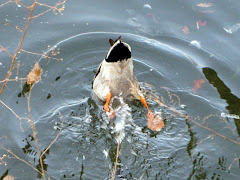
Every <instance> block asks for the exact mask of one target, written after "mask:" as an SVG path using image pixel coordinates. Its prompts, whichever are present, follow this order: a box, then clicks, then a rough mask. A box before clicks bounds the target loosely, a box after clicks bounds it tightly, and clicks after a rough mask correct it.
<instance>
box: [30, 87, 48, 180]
mask: <svg viewBox="0 0 240 180" xmlns="http://www.w3.org/2000/svg"><path fill="white" fill-rule="evenodd" d="M31 92H32V85H31V84H30V90H29V95H28V97H27V100H28V113H29V119H30V123H31V129H32V133H33V137H34V140H35V143H36V147H37V152H38V156H39V161H40V166H41V169H42V173H41V174H42V176H43V179H44V180H46V177H45V174H44V169H43V160H42V156H41V153H40V149H39V146H38V140H37V132H36V128H35V124H34V122H33V119H32V113H31V107H30V98H31Z"/></svg>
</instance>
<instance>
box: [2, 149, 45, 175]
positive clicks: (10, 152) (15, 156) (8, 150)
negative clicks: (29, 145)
mask: <svg viewBox="0 0 240 180" xmlns="http://www.w3.org/2000/svg"><path fill="white" fill-rule="evenodd" d="M0 147H1V148H2V149H4V150H5V151H7V152H8V153H9V154H11V155H12V156H13V157H14V158H16V159H18V160H20V161H22V162H23V163H25V164H27V165H28V166H30V167H31V168H33V169H34V170H35V171H37V172H38V173H39V174H42V173H41V172H40V171H39V170H38V169H37V168H35V167H34V166H33V165H32V164H30V163H28V162H27V161H25V160H24V159H22V158H20V157H18V156H17V155H16V154H14V153H13V152H12V151H11V150H10V149H7V148H5V147H4V146H3V145H0Z"/></svg>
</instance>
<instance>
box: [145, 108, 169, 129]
mask: <svg viewBox="0 0 240 180" xmlns="http://www.w3.org/2000/svg"><path fill="white" fill-rule="evenodd" d="M147 118H148V124H147V127H148V128H149V129H151V130H153V131H160V130H161V129H162V128H163V127H164V126H165V125H164V121H163V120H162V119H161V118H160V116H159V115H158V114H155V113H153V112H152V111H148V114H147Z"/></svg>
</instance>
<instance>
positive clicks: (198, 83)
mask: <svg viewBox="0 0 240 180" xmlns="http://www.w3.org/2000/svg"><path fill="white" fill-rule="evenodd" d="M204 82H205V81H204V79H199V80H194V81H193V83H194V87H193V88H192V91H193V92H194V93H196V92H197V90H198V89H199V88H201V87H202V83H204Z"/></svg>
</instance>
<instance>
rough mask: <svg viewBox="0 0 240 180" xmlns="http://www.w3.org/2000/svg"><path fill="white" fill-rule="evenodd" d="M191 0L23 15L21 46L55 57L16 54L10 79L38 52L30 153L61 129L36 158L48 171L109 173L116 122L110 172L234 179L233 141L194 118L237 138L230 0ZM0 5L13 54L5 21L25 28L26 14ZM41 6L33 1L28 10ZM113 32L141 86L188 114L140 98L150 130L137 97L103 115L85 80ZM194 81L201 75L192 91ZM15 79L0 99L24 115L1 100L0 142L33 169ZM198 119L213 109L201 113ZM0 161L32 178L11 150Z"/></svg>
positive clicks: (90, 5)
mask: <svg viewBox="0 0 240 180" xmlns="http://www.w3.org/2000/svg"><path fill="white" fill-rule="evenodd" d="M41 2H42V1H41ZM1 3H2V2H1ZM28 3H29V2H28ZM42 3H44V1H43V2H42ZM45 3H47V4H49V2H47V1H46V2H45ZM51 3H52V4H49V5H54V3H56V2H51ZM200 3H202V2H195V1H186V2H179V1H168V2H159V1H150V2H149V1H118V2H112V1H108V0H104V1H101V3H99V2H98V1H67V2H66V4H65V10H64V11H62V13H63V15H60V14H58V15H54V13H53V12H52V11H50V12H48V13H46V14H44V15H42V16H39V17H38V18H37V19H34V20H32V21H31V22H30V25H29V28H28V31H27V35H26V38H25V40H24V43H23V47H22V49H23V50H25V51H31V52H34V53H38V54H42V53H43V52H48V53H47V55H48V56H50V57H53V58H56V59H58V60H56V59H53V58H52V59H51V58H50V59H49V58H46V59H45V58H44V57H42V56H41V55H36V54H29V53H26V52H24V51H21V52H20V54H19V55H18V58H17V60H16V65H15V67H14V69H13V71H12V75H11V79H15V77H18V78H22V77H26V76H27V74H28V73H29V71H30V70H31V68H32V67H33V66H34V64H35V62H36V61H37V60H38V59H40V61H39V63H40V65H41V66H42V68H43V74H42V80H41V81H40V82H39V83H37V84H35V85H34V87H33V89H32V93H31V102H30V103H31V111H32V116H33V119H34V121H35V125H36V129H37V137H38V142H39V147H40V150H41V151H44V150H45V149H46V148H47V147H48V145H49V144H50V143H51V142H52V141H53V140H54V139H55V137H56V136H57V134H58V133H59V131H60V129H61V124H62V127H63V129H62V131H61V133H60V136H59V137H58V139H57V140H56V142H55V143H54V144H53V145H52V146H51V148H50V149H49V150H48V151H47V153H46V154H45V155H44V156H43V159H44V167H45V170H46V174H47V177H50V178H51V179H110V178H111V177H112V171H113V168H114V165H115V158H116V151H117V143H118V137H119V131H121V130H120V129H123V130H122V133H121V143H120V154H119V158H118V165H117V172H116V176H115V177H116V179H238V177H239V175H240V174H239V153H240V151H239V145H238V144H235V143H233V142H230V141H229V140H226V139H224V138H222V137H220V136H218V135H216V134H213V133H212V132H210V131H208V130H206V129H204V128H203V127H201V125H198V124H196V123H194V121H196V122H198V123H200V124H202V125H204V126H205V127H208V128H210V129H212V130H213V131H215V132H217V133H219V134H221V135H223V136H226V137H228V138H230V139H232V140H235V141H237V142H239V139H238V137H239V134H240V124H239V119H238V118H237V117H239V115H240V113H239V112H240V111H239V107H240V100H239V96H240V92H239V77H240V75H239V67H240V64H239V60H238V57H239V55H240V54H239V50H238V47H239V41H238V39H239V33H240V31H239V30H238V28H237V27H238V26H237V25H238V24H239V19H238V16H239V6H240V4H239V2H237V1H228V2H218V1H211V2H209V3H212V6H210V7H201V6H197V5H198V4H200ZM30 4H31V3H30ZM30 4H29V5H30ZM0 10H1V14H0V17H1V20H2V22H3V23H10V24H11V25H10V24H8V25H4V24H2V25H0V28H1V36H0V44H1V45H2V46H3V47H4V48H6V49H7V50H8V51H9V52H10V53H12V54H14V52H15V50H16V48H17V47H18V45H19V42H20V40H21V37H22V34H23V32H19V30H18V29H16V27H15V26H16V25H17V26H19V27H20V28H22V29H24V27H25V23H26V20H27V17H28V15H29V12H30V11H29V10H28V9H26V8H24V6H19V5H16V4H15V3H9V4H7V5H4V6H2V7H0ZM45 10H47V8H45V7H43V6H39V5H37V7H36V10H35V11H34V16H35V15H37V14H39V13H41V12H43V11H45ZM220 17H221V18H220ZM205 21H206V23H204V22H205ZM197 22H199V24H197ZM184 26H187V27H188V28H189V32H188V34H185V33H184V32H183V31H182V29H183V28H184ZM225 29H227V30H231V32H232V33H228V32H226V31H225ZM120 35H121V36H122V39H123V41H125V42H127V43H128V44H129V45H130V46H131V48H132V56H133V60H134V66H135V73H136V76H137V79H138V80H139V81H140V82H141V83H140V84H141V87H142V89H143V90H144V89H147V90H150V91H156V92H157V93H158V94H159V95H160V96H162V97H163V98H164V100H165V104H166V105H168V106H170V107H175V109H176V111H177V112H179V113H181V114H186V115H188V116H189V117H191V120H188V119H186V118H184V117H182V116H179V115H176V113H175V112H173V111H172V110H171V109H168V108H166V107H162V106H160V105H159V104H157V103H156V102H154V100H153V99H150V98H149V99H148V103H149V106H150V109H151V110H153V111H155V112H158V113H159V114H162V115H163V116H164V117H165V128H164V129H163V130H161V131H160V132H152V131H151V130H149V129H148V128H147V124H146V123H147V117H146V113H147V111H146V109H145V108H144V106H143V105H142V104H141V103H140V102H139V101H133V102H129V103H127V104H125V103H122V105H121V106H120V107H118V108H119V109H118V111H117V114H118V116H117V119H116V120H115V121H109V119H108V118H107V117H106V115H105V113H104V112H103V109H102V108H103V104H104V103H103V102H100V101H98V100H95V98H94V96H93V93H92V89H91V86H92V79H93V77H94V72H95V71H96V68H97V67H98V65H99V63H100V62H101V61H102V60H103V58H104V57H105V56H106V53H107V51H108V49H109V47H110V45H109V43H108V39H109V38H112V39H116V38H118V37H119V36H120ZM58 52H59V53H58ZM52 55H54V56H52ZM0 56H1V58H0V69H1V70H0V80H4V79H5V76H6V74H7V71H8V70H9V67H10V64H11V58H9V56H8V54H7V53H5V52H4V50H3V49H2V48H1V52H0ZM61 58H62V59H63V61H61ZM17 64H19V65H17ZM201 79H203V80H201ZM194 82H195V84H197V83H199V82H203V83H202V84H200V85H201V86H196V87H194ZM24 83H25V82H22V83H21V82H20V81H18V82H8V83H7V86H6V87H5V89H4V91H3V93H2V95H1V98H0V99H1V100H2V101H3V102H4V103H5V104H6V105H8V106H9V107H10V108H11V109H12V110H14V112H15V113H16V114H17V115H18V116H19V117H21V118H23V119H21V121H20V120H19V119H18V118H16V116H15V115H14V114H13V113H12V112H11V111H10V110H9V109H8V108H6V107H5V106H4V105H2V104H1V116H0V121H1V127H0V145H3V146H4V147H5V148H9V149H11V151H12V152H13V153H14V154H16V155H17V156H18V157H20V158H22V159H24V160H25V161H26V162H29V163H31V164H33V166H34V167H36V168H38V169H39V168H40V164H39V161H38V155H37V149H36V146H35V142H34V140H33V135H32V130H31V126H30V123H29V122H28V121H27V120H26V119H27V118H28V109H27V98H26V96H28V94H29V93H28V92H27V93H26V95H24V94H23V93H22V92H23V91H24V90H23V89H22V88H23V87H24ZM146 83H148V84H151V85H152V86H153V87H154V88H155V89H154V88H153V87H149V86H148V85H147V84H146ZM1 84H2V83H1ZM198 85H199V84H198ZM25 87H26V86H25ZM163 87H165V88H163ZM166 89H167V90H168V92H169V93H172V94H176V95H177V96H178V97H179V99H180V102H178V101H177V98H176V96H174V95H173V96H172V98H174V99H175V101H174V102H172V101H171V99H170V98H169V93H168V92H167V91H166ZM221 114H224V117H221ZM208 115H213V116H212V117H211V118H209V119H206V120H205V121H203V120H204V117H206V116H208ZM192 120H193V121H192ZM4 154H9V153H7V152H6V151H5V150H3V149H0V157H3V155H4ZM9 155H10V154H9ZM10 156H11V157H12V155H10ZM3 160H4V161H5V162H6V166H5V165H4V163H3V161H2V160H1V158H0V164H1V165H0V177H1V178H3V177H5V176H6V175H7V174H8V175H13V176H15V177H16V179H17V178H18V179H39V178H41V176H40V175H39V174H38V173H37V172H36V171H34V170H33V168H32V167H29V166H28V165H26V164H25V163H23V162H21V161H19V160H17V159H15V158H4V159H3Z"/></svg>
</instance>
